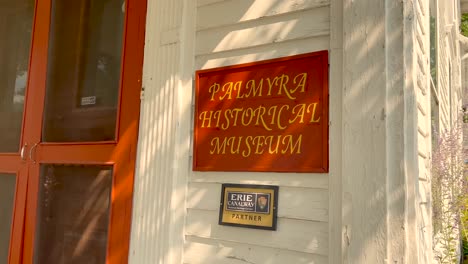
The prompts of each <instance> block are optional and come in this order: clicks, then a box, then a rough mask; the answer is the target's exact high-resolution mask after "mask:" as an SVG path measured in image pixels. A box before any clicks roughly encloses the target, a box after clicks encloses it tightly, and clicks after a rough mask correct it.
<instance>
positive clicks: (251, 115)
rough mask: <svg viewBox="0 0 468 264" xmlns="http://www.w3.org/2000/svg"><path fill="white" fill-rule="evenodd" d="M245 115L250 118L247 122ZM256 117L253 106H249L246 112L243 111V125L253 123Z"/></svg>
mask: <svg viewBox="0 0 468 264" xmlns="http://www.w3.org/2000/svg"><path fill="white" fill-rule="evenodd" d="M245 117H247V118H249V119H248V122H245ZM253 117H254V111H253V109H252V108H250V107H249V108H247V109H246V110H245V111H244V113H242V125H243V126H249V125H250V123H252V120H253Z"/></svg>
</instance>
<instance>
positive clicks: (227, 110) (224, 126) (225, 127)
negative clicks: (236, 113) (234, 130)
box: [221, 109, 232, 130]
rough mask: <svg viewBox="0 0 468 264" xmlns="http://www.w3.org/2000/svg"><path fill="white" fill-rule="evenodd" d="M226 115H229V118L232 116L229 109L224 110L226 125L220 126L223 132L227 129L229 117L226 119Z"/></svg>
mask: <svg viewBox="0 0 468 264" xmlns="http://www.w3.org/2000/svg"><path fill="white" fill-rule="evenodd" d="M228 113H230V114H231V116H232V111H231V109H226V111H224V118H225V119H226V123H225V124H222V125H221V129H223V130H226V129H228V128H229V117H228Z"/></svg>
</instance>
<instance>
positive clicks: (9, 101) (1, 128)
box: [0, 0, 34, 152]
mask: <svg viewBox="0 0 468 264" xmlns="http://www.w3.org/2000/svg"><path fill="white" fill-rule="evenodd" d="M33 11H34V0H16V1H0V36H2V38H1V41H0V120H1V122H0V135H1V136H0V152H17V151H18V150H19V146H20V139H21V126H22V121H23V110H24V98H25V93H26V84H27V80H28V63H29V49H30V46H31V32H32V19H33V15H34V14H33Z"/></svg>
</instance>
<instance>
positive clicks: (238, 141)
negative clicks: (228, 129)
mask: <svg viewBox="0 0 468 264" xmlns="http://www.w3.org/2000/svg"><path fill="white" fill-rule="evenodd" d="M232 138H234V139H235V137H232ZM233 141H234V140H233ZM241 142H242V137H239V139H238V140H237V149H234V142H232V143H231V145H230V146H231V154H239V153H240V145H241ZM228 144H229V143H228Z"/></svg>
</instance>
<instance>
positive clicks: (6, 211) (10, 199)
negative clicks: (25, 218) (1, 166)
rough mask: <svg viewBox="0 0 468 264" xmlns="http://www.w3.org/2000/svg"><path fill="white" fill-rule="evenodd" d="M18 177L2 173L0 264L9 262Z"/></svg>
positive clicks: (0, 178)
mask: <svg viewBox="0 0 468 264" xmlns="http://www.w3.org/2000/svg"><path fill="white" fill-rule="evenodd" d="M15 190H16V175H14V174H6V173H0V263H7V262H8V255H9V247H10V237H11V236H10V235H11V226H12V220H13V208H14V207H13V205H14V199H15Z"/></svg>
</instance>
